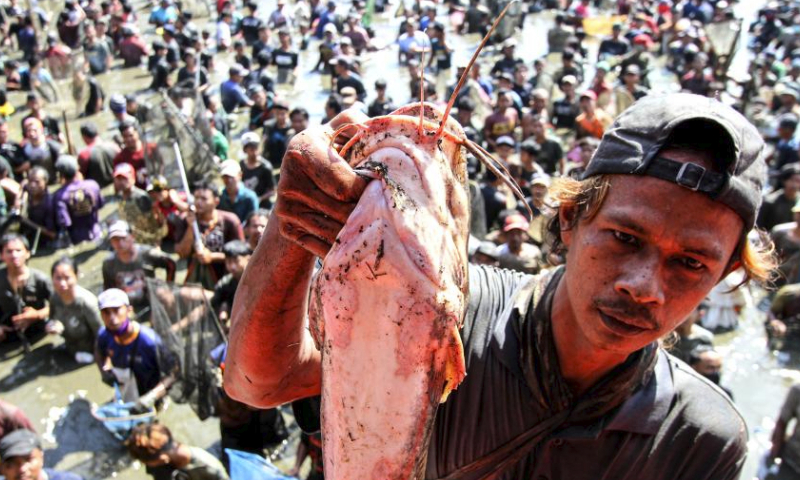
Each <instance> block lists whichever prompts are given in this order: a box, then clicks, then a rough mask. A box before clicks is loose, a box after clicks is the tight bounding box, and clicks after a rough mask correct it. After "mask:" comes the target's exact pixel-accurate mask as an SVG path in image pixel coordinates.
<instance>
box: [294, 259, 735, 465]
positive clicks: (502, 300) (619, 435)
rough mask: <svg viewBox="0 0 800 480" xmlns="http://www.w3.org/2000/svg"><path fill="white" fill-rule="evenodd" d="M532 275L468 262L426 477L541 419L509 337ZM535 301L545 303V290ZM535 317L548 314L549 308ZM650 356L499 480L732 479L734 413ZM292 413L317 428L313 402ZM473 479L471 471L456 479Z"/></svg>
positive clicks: (698, 381)
mask: <svg viewBox="0 0 800 480" xmlns="http://www.w3.org/2000/svg"><path fill="white" fill-rule="evenodd" d="M534 278H535V277H534V276H532V275H526V274H522V273H518V272H511V271H509V270H500V269H496V268H492V267H483V266H480V267H478V266H474V265H470V270H469V281H470V298H469V306H468V309H467V314H466V317H465V321H464V328H463V329H462V331H461V338H462V341H463V343H464V356H465V359H466V366H467V377H466V378H465V380H464V381H463V382H462V383H461V385H459V387H458V389H457V390H455V391H454V392H453V393H451V394H450V396H449V397H448V399H447V402H445V403H444V404H443V405H440V407H439V410H438V412H437V414H436V420H435V422H434V425H433V432H432V433H431V440H430V445H429V449H428V463H427V471H426V474H425V478H426V479H439V478H444V477H446V476H447V475H449V474H451V473H452V472H453V471H455V470H456V469H459V468H461V467H463V466H465V465H468V464H470V463H472V462H474V461H476V460H478V459H480V458H482V457H484V456H485V455H487V454H489V453H491V452H492V451H494V450H496V449H498V448H499V447H501V446H503V445H505V444H506V443H509V442H510V441H511V440H512V439H514V438H515V437H517V436H518V435H520V434H522V433H523V432H525V431H527V430H529V429H530V428H532V427H534V426H536V425H537V424H539V423H540V422H542V421H543V420H545V415H544V414H543V408H542V407H541V406H540V405H538V404H537V403H535V402H534V398H535V397H536V396H535V395H534V394H533V392H532V391H531V390H530V388H529V387H528V384H527V382H526V380H525V377H524V376H523V372H522V366H521V365H520V356H521V352H520V341H519V337H518V334H517V332H520V331H522V330H521V328H520V327H521V326H520V324H521V318H523V317H524V315H522V314H521V312H520V309H525V306H526V304H527V303H529V302H522V301H521V302H519V305H516V304H515V302H517V301H518V299H517V296H518V295H520V296H521V295H522V294H523V287H525V286H526V285H527V284H528V282H529V281H531V280H532V279H534ZM559 278H560V276H559V275H556V276H555V280H554V281H551V282H550V284H549V286H548V290H549V289H554V288H555V287H556V285H557V283H558V279H559ZM542 298H545V299H547V298H552V296H551V295H548V294H547V292H546V293H545V294H544V295H542ZM528 308H533V307H528ZM539 311H540V310H536V313H537V314H538V313H539ZM541 311H543V312H545V314H547V315H549V314H550V306H549V305H548V306H547V308H544V309H541ZM530 318H532V319H533V320H534V321H535V319H536V316H535V315H534V316H533V317H530ZM656 355H657V359H656V361H655V363H654V371H653V375H651V376H650V380H649V381H648V382H647V383H646V384H645V386H644V387H642V388H640V389H639V390H637V391H636V392H635V393H634V394H633V395H632V396H630V397H629V398H628V399H627V400H626V401H624V402H623V403H622V405H621V406H620V407H619V408H618V409H616V410H613V411H612V413H611V414H609V415H606V416H605V417H602V418H600V419H598V420H597V421H596V422H594V423H593V424H591V425H583V424H581V425H573V426H570V427H567V428H563V429H560V430H558V429H557V430H556V431H555V432H554V433H553V434H551V435H550V436H549V437H548V438H546V439H545V440H543V441H542V442H540V443H539V444H538V445H537V446H536V447H534V449H533V450H532V451H531V452H530V453H529V454H528V455H527V456H526V457H524V458H523V459H522V460H521V461H520V462H519V463H518V464H516V465H515V466H514V467H512V468H511V469H510V470H508V471H506V472H505V473H504V474H502V475H501V476H500V477H499V479H502V480H549V479H553V480H601V479H602V480H642V479H647V480H704V479H708V480H729V479H731V480H732V479H737V478H739V474H740V473H741V469H742V467H743V465H744V460H745V453H746V449H747V430H746V426H745V423H744V420H743V419H742V416H741V415H740V414H739V412H738V410H736V407H734V405H733V403H732V402H731V400H730V399H729V398H728V396H727V395H726V394H725V393H724V392H722V390H720V389H719V388H717V387H716V386H714V385H713V384H712V383H710V382H709V381H707V380H706V379H704V378H702V377H700V376H699V375H697V374H696V373H695V372H694V371H693V370H692V369H691V368H690V367H688V366H687V365H686V364H684V363H682V362H680V361H678V360H676V359H675V358H674V357H672V356H670V355H669V354H667V353H666V352H664V351H663V350H659V351H658V352H657V354H656ZM293 408H294V409H295V412H303V414H302V415H297V420H298V423H299V424H300V426H301V428H303V429H304V430H306V431H309V432H310V431H313V430H315V429H318V428H319V422H318V420H317V419H318V418H319V415H318V412H319V402H318V400H317V399H315V398H311V399H303V400H300V401H296V402H294V405H293ZM312 412H315V413H316V414H313V413H312ZM314 417H316V418H314ZM482 478H484V477H483V475H482V474H481V473H477V474H467V475H461V476H459V477H458V480H477V479H482Z"/></svg>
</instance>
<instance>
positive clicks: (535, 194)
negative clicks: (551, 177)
mask: <svg viewBox="0 0 800 480" xmlns="http://www.w3.org/2000/svg"><path fill="white" fill-rule="evenodd" d="M530 192H531V198H532V199H533V201H534V202H535V203H537V204H541V203H544V199H545V197H546V196H547V187H546V186H545V185H542V184H541V183H534V184H533V185H531V188H530Z"/></svg>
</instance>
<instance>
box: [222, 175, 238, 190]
mask: <svg viewBox="0 0 800 480" xmlns="http://www.w3.org/2000/svg"><path fill="white" fill-rule="evenodd" d="M222 183H224V184H225V188H227V189H228V191H229V192H230V191H232V190H236V187H238V186H239V177H238V176H233V175H223V176H222Z"/></svg>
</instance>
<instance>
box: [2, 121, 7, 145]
mask: <svg viewBox="0 0 800 480" xmlns="http://www.w3.org/2000/svg"><path fill="white" fill-rule="evenodd" d="M7 141H8V124H7V123H4V124H2V125H0V144H2V143H6V142H7Z"/></svg>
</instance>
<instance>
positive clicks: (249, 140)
mask: <svg viewBox="0 0 800 480" xmlns="http://www.w3.org/2000/svg"><path fill="white" fill-rule="evenodd" d="M253 143H255V144H259V143H261V138H260V137H259V136H258V134H257V133H256V132H247V133H245V134H244V135H242V146H243V147H246V146H248V145H251V144H253Z"/></svg>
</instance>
